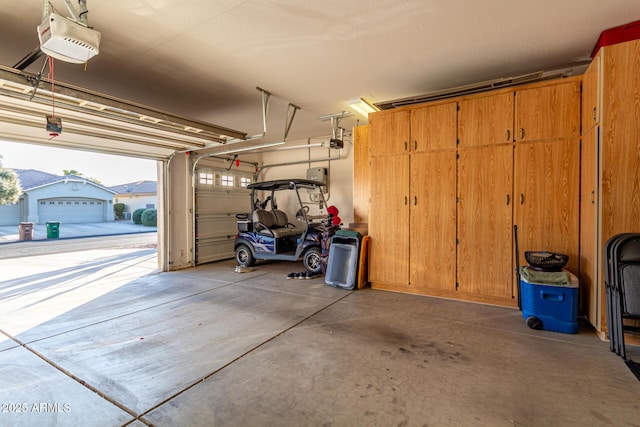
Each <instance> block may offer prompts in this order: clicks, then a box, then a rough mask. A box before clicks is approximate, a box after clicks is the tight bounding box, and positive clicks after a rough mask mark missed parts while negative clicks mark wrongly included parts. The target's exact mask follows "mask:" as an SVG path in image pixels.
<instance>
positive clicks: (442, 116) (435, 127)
mask: <svg viewBox="0 0 640 427" xmlns="http://www.w3.org/2000/svg"><path fill="white" fill-rule="evenodd" d="M457 108H458V103H457V102H449V103H446V104H436V105H429V106H426V107H419V108H415V109H412V110H411V141H412V142H411V144H412V146H411V151H412V152H414V153H419V152H424V151H433V150H442V149H455V148H456V122H457V120H456V118H457Z"/></svg>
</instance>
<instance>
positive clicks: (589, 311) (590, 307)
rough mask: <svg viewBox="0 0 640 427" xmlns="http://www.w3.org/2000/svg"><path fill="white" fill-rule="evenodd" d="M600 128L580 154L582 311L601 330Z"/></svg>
mask: <svg viewBox="0 0 640 427" xmlns="http://www.w3.org/2000/svg"><path fill="white" fill-rule="evenodd" d="M598 133H599V127H597V126H592V127H591V128H590V129H589V130H588V131H587V132H586V133H585V134H584V135H583V137H582V144H581V150H580V165H581V175H580V230H581V232H580V306H581V307H580V311H581V312H582V313H584V314H585V315H586V316H587V319H589V321H590V322H591V323H592V324H593V326H595V327H596V328H597V329H600V328H601V324H600V318H601V315H600V311H601V305H602V304H601V301H600V294H599V292H598V291H599V286H598V283H597V275H598V262H597V249H596V248H597V247H598V233H597V227H596V224H597V217H598V210H597V206H598V205H597V201H598V194H599V193H598V152H599V149H598V148H599V136H598Z"/></svg>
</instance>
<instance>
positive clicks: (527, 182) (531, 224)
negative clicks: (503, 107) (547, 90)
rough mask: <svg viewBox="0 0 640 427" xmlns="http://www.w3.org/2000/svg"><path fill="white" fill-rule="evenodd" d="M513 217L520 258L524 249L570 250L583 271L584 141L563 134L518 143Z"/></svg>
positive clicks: (571, 265) (575, 264) (571, 266)
mask: <svg viewBox="0 0 640 427" xmlns="http://www.w3.org/2000/svg"><path fill="white" fill-rule="evenodd" d="M515 158H516V160H515V191H514V194H515V196H516V199H517V200H516V204H515V217H516V224H517V225H518V239H519V249H520V256H521V259H520V263H521V265H523V264H525V260H524V252H525V251H551V252H559V253H563V254H566V255H569V263H568V264H567V267H566V268H567V269H568V270H569V271H571V272H572V273H574V274H576V275H577V276H579V269H578V265H579V259H578V255H579V251H578V227H579V212H578V209H579V191H580V142H579V140H578V139H570V140H567V139H564V140H556V141H546V142H533V143H526V144H516V156H515Z"/></svg>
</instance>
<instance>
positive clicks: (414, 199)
mask: <svg viewBox="0 0 640 427" xmlns="http://www.w3.org/2000/svg"><path fill="white" fill-rule="evenodd" d="M417 205H418V196H413V206H417Z"/></svg>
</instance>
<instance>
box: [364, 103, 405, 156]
mask: <svg viewBox="0 0 640 427" xmlns="http://www.w3.org/2000/svg"><path fill="white" fill-rule="evenodd" d="M409 123H410V122H409V111H408V110H404V111H402V110H401V111H394V110H392V111H382V112H379V113H376V114H371V115H369V132H370V140H371V141H374V143H373V144H371V146H370V148H369V150H370V151H369V153H370V155H371V157H375V156H392V155H395V154H404V153H407V152H408V151H409V138H410V136H409Z"/></svg>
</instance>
